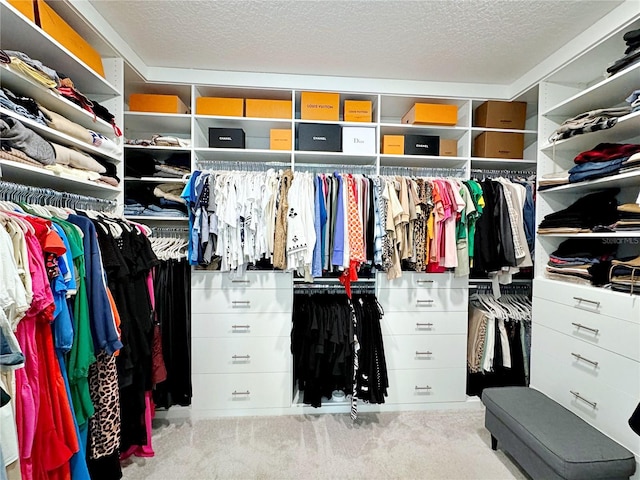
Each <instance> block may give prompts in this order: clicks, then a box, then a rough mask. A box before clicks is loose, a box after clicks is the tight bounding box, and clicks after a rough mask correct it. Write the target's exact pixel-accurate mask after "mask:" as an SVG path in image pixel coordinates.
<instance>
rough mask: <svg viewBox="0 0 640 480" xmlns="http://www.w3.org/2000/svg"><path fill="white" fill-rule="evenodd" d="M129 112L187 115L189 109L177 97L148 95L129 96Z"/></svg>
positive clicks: (134, 94) (135, 94)
mask: <svg viewBox="0 0 640 480" xmlns="http://www.w3.org/2000/svg"><path fill="white" fill-rule="evenodd" d="M129 110H130V111H132V112H154V113H189V107H187V106H186V105H185V104H184V103H183V102H182V100H180V97H178V96H177V95H157V94H150V93H132V94H131V95H129Z"/></svg>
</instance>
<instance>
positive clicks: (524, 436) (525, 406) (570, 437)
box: [482, 387, 636, 480]
mask: <svg viewBox="0 0 640 480" xmlns="http://www.w3.org/2000/svg"><path fill="white" fill-rule="evenodd" d="M482 402H483V403H484V405H485V407H486V413H485V427H487V430H489V432H490V433H491V448H492V449H493V450H496V449H497V447H498V445H499V446H500V448H501V449H502V450H503V451H505V452H506V453H508V454H509V455H510V456H511V457H512V458H513V459H515V460H516V461H517V462H518V463H519V464H520V466H521V467H522V468H523V469H524V470H525V471H526V472H527V473H528V474H529V475H530V476H531V477H532V478H533V479H544V480H555V479H566V480H578V479H579V480H588V479H607V480H618V479H628V478H629V477H630V476H631V475H633V473H634V472H635V469H636V462H635V457H634V456H633V454H632V453H631V452H630V451H629V450H627V449H626V448H624V447H623V446H621V445H620V444H618V443H616V442H615V441H613V440H612V439H611V438H609V437H607V436H606V435H604V434H603V433H601V432H600V431H598V430H596V429H595V428H594V427H592V426H591V425H589V424H588V423H586V422H585V421H584V420H582V419H581V418H579V417H578V416H577V415H575V414H574V413H572V412H570V411H569V410H567V409H566V408H564V407H563V406H561V405H560V404H558V403H556V402H555V401H553V400H551V399H550V398H549V397H547V396H546V395H544V394H542V393H540V392H539V391H537V390H534V389H532V388H527V387H503V388H487V389H485V390H484V391H483V392H482Z"/></svg>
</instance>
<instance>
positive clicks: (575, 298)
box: [573, 297, 600, 307]
mask: <svg viewBox="0 0 640 480" xmlns="http://www.w3.org/2000/svg"><path fill="white" fill-rule="evenodd" d="M573 299H574V300H577V301H578V302H585V303H590V304H592V305H595V306H596V307H599V306H600V302H596V301H595V300H589V299H588V298H582V297H573Z"/></svg>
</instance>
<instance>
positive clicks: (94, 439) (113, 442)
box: [89, 351, 120, 459]
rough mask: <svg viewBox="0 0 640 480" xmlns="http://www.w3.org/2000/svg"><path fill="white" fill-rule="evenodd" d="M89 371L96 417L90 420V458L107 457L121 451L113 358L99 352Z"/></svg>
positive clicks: (117, 397)
mask: <svg viewBox="0 0 640 480" xmlns="http://www.w3.org/2000/svg"><path fill="white" fill-rule="evenodd" d="M96 357H97V360H96V362H95V363H94V364H93V365H91V367H89V393H90V395H91V401H92V402H93V405H94V407H95V410H96V412H95V414H94V415H93V417H91V418H90V419H89V435H90V445H91V450H90V458H91V459H97V458H102V457H106V456H108V455H111V454H113V453H115V452H116V451H118V450H119V449H120V390H118V371H117V369H116V357H115V356H114V355H109V354H107V353H106V352H105V351H101V352H100V353H98V355H96Z"/></svg>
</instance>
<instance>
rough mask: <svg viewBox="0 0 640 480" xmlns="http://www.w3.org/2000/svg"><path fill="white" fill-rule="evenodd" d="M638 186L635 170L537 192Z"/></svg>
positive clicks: (586, 190)
mask: <svg viewBox="0 0 640 480" xmlns="http://www.w3.org/2000/svg"><path fill="white" fill-rule="evenodd" d="M638 186H640V170H635V171H633V172H626V173H620V174H618V175H613V176H610V177H603V178H598V179H596V180H587V181H585V182H578V183H570V184H568V185H560V186H558V187H552V188H548V189H546V190H538V193H539V194H542V195H547V194H549V193H575V192H578V193H589V192H595V191H598V190H602V189H605V188H613V187H620V188H624V187H638Z"/></svg>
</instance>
